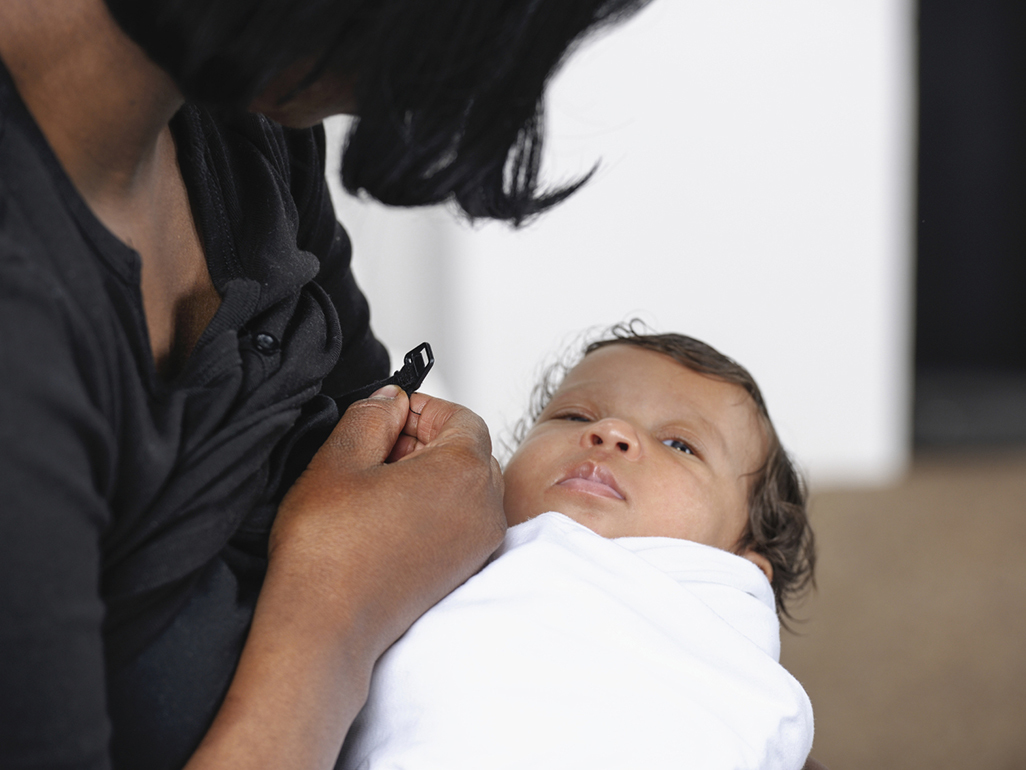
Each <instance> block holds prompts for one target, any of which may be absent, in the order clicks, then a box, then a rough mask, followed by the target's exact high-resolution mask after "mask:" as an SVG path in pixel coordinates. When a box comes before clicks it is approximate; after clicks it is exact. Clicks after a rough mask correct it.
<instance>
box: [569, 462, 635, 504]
mask: <svg viewBox="0 0 1026 770" xmlns="http://www.w3.org/2000/svg"><path fill="white" fill-rule="evenodd" d="M556 486H559V487H564V488H565V489H572V490H574V491H575V492H584V493H585V494H589V495H595V496H596V497H608V498H611V499H613V500H623V499H624V496H623V492H621V491H620V487H619V486H618V485H617V483H616V479H615V478H613V474H612V473H610V472H609V471H608V470H607V469H606V468H603V467H602V466H601V465H596V464H595V463H592V462H587V463H582V464H581V465H578V466H577V467H576V468H574V469H573V470H572V471H570V473H568V474H567V475H566V476H565V477H563V478H562V479H561V480H560V481H557V482H556Z"/></svg>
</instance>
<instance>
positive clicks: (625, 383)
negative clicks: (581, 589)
mask: <svg viewBox="0 0 1026 770" xmlns="http://www.w3.org/2000/svg"><path fill="white" fill-rule="evenodd" d="M765 453H766V437H765V434H764V432H763V430H762V428H761V426H760V424H759V419H758V413H757V410H756V406H755V404H754V402H753V401H752V399H751V397H750V396H749V395H748V394H747V393H746V392H745V391H744V390H743V389H742V388H741V387H739V386H737V385H732V384H728V383H725V382H722V381H720V380H716V379H714V378H712V377H707V376H705V375H701V374H698V373H696V372H693V371H691V370H690V369H687V368H686V367H684V366H681V365H680V364H679V363H677V362H676V361H674V360H673V359H672V358H670V357H669V356H665V355H663V354H661V353H655V352H653V351H649V350H644V349H641V348H637V347H633V346H629V345H610V346H608V347H604V348H601V349H599V350H597V351H595V352H593V353H590V354H589V355H587V356H586V357H585V358H584V360H583V361H581V363H579V364H578V365H577V366H576V367H574V368H573V369H572V370H571V371H570V373H569V374H567V376H566V378H565V379H564V380H563V382H562V384H561V385H560V387H559V389H558V390H557V391H556V393H555V394H554V395H553V397H552V400H551V401H550V402H549V404H548V406H546V408H545V410H544V411H543V412H542V414H541V415H540V417H539V418H538V421H537V422H536V423H535V425H534V426H533V427H532V428H531V430H530V431H529V432H528V433H527V436H526V437H525V438H524V441H523V442H522V443H521V444H520V447H519V448H518V449H517V451H516V453H515V454H514V455H513V457H512V458H511V459H510V461H509V463H508V465H507V467H506V473H505V477H506V493H505V509H506V518H507V520H508V522H509V524H510V525H511V526H512V525H514V524H519V523H521V522H524V521H527V520H528V519H530V518H532V517H534V516H537V515H539V514H541V513H544V512H546V511H559V512H560V513H563V514H565V515H566V516H569V517H570V518H572V519H574V520H575V521H577V522H579V523H580V524H583V525H584V526H586V527H588V528H589V529H591V530H593V531H594V532H597V533H598V534H600V535H602V536H603V537H610V538H613V537H630V536H659V537H676V538H681V539H684V540H691V541H694V542H697V543H703V544H705V545H711V546H714V547H716V548H722V549H724V550H727V551H736V544H737V542H738V541H739V539H740V538H741V535H742V534H743V532H744V528H745V526H746V524H747V521H748V474H750V473H752V472H753V471H755V470H756V469H757V468H758V467H759V465H760V463H761V462H762V459H763V457H764V456H765ZM740 555H742V556H744V557H745V558H748V559H750V560H751V561H753V562H754V563H755V564H757V565H758V566H759V567H760V568H761V569H763V571H764V572H766V573H767V577H770V576H771V575H772V569H771V567H770V565H769V563H768V562H767V561H766V559H765V558H763V557H762V556H760V555H759V554H756V553H754V552H751V551H748V552H745V553H742V554H740Z"/></svg>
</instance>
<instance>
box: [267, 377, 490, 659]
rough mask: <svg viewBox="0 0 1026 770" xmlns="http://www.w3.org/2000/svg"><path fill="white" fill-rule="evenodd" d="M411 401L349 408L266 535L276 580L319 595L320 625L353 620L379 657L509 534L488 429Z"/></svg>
mask: <svg viewBox="0 0 1026 770" xmlns="http://www.w3.org/2000/svg"><path fill="white" fill-rule="evenodd" d="M412 401H413V404H412V408H411V404H410V400H409V399H407V397H406V395H405V393H402V392H401V391H399V392H398V393H396V392H395V391H393V390H388V391H386V392H384V393H381V392H379V393H378V394H375V395H374V396H372V397H371V398H369V399H365V400H363V401H358V402H356V403H355V404H353V405H352V406H351V407H350V408H349V410H348V411H347V412H346V414H345V415H344V416H343V418H342V420H340V421H339V424H338V426H337V427H336V428H335V431H334V432H333V433H332V435H331V437H330V439H329V440H328V441H327V442H326V443H325V445H324V446H323V447H322V448H321V450H320V451H319V452H318V453H317V455H316V456H315V457H314V458H313V460H312V462H311V463H310V465H309V467H308V468H307V469H306V471H305V472H304V473H303V475H302V476H301V477H300V478H299V480H298V481H297V482H296V484H295V485H294V486H293V487H292V489H291V490H289V493H288V495H286V497H285V500H283V502H282V504H281V506H280V507H279V510H278V517H277V519H276V521H275V526H274V529H273V530H272V533H271V550H270V556H271V559H272V562H274V563H275V565H276V567H277V569H276V571H275V572H276V574H278V573H279V571H280V570H281V569H284V572H285V573H287V574H289V575H291V576H293V577H295V578H297V579H299V582H300V583H304V582H305V583H306V584H307V586H308V587H307V588H306V589H305V590H307V591H310V590H315V591H318V592H319V593H320V594H321V595H322V596H324V597H325V599H324V600H325V604H324V606H323V608H322V610H323V613H324V616H325V619H328V618H330V617H332V616H335V617H337V618H339V619H340V620H343V619H346V618H348V620H346V621H344V622H346V623H351V622H352V621H353V619H354V618H359V619H360V627H361V628H363V629H364V630H365V631H366V632H367V633H368V634H369V638H368V643H369V644H370V645H371V646H372V647H374V648H376V649H378V650H383V649H384V648H385V647H387V645H388V644H391V643H392V641H394V640H395V638H396V637H398V635H399V634H401V633H402V632H403V631H405V630H406V628H407V627H408V626H409V624H410V623H412V622H413V621H414V620H415V619H416V618H417V617H418V616H419V615H420V614H421V613H422V612H424V611H425V610H426V609H427V608H428V607H430V606H431V605H432V604H433V603H434V602H436V601H438V600H439V599H441V598H442V597H443V596H444V595H445V594H446V593H448V592H449V591H450V590H452V589H453V588H455V587H456V586H457V585H459V583H460V582H462V581H463V580H466V578H468V577H469V576H470V575H471V574H473V572H475V571H476V570H477V569H478V568H479V567H480V566H481V564H483V563H484V560H485V559H486V558H487V557H488V555H489V554H490V553H491V552H492V551H493V550H494V549H495V547H496V546H497V545H498V544H499V542H500V541H501V539H502V533H503V531H504V529H505V517H504V516H503V512H502V475H501V472H500V471H499V468H498V464H497V463H496V462H495V459H494V458H493V457H492V456H491V442H490V440H489V437H488V430H487V427H486V426H485V424H484V422H483V421H482V420H481V418H479V417H478V416H477V415H475V414H474V413H473V412H471V411H470V410H468V409H465V408H463V407H461V406H458V405H456V404H451V403H449V402H446V401H442V400H440V399H435V398H431V397H429V396H423V395H421V394H414V396H413V399H412ZM417 412H419V414H417ZM303 576H307V577H303Z"/></svg>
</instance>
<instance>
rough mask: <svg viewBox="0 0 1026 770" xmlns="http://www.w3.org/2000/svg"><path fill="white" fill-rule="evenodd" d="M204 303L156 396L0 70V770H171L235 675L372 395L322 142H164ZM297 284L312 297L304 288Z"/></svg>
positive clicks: (267, 127) (103, 241)
mask: <svg viewBox="0 0 1026 770" xmlns="http://www.w3.org/2000/svg"><path fill="white" fill-rule="evenodd" d="M172 130H173V133H174V137H175V142H176V146H177V148H178V156H179V163H180V165H181V168H182V173H183V175H184V177H185V183H186V186H187V187H188V190H189V195H190V200H191V203H192V209H193V213H194V215H195V219H196V223H197V226H198V228H199V231H200V235H201V238H202V241H203V245H204V248H205V250H206V255H207V262H208V265H209V269H210V275H211V278H212V279H213V282H214V285H215V286H216V288H217V290H218V292H219V293H220V294H221V297H222V303H221V306H220V309H219V310H218V311H217V314H216V315H215V317H214V319H213V320H212V321H211V322H210V325H209V327H208V328H207V329H206V330H205V332H204V333H203V335H202V337H201V338H200V340H199V343H198V344H197V346H196V349H195V350H194V352H193V353H192V355H191V357H190V358H189V360H188V362H187V363H186V365H185V368H184V369H183V371H181V372H180V373H179V374H178V375H176V376H175V377H174V378H173V379H172V380H171V381H170V382H167V381H163V380H162V379H161V378H159V377H158V376H157V374H156V371H155V369H154V364H153V359H152V354H151V350H150V346H149V337H148V333H147V327H146V320H145V316H144V314H143V306H142V297H141V293H140V288H139V276H140V261H139V255H138V254H137V253H136V252H135V251H133V250H132V249H130V248H128V247H127V246H125V245H124V244H123V243H121V242H120V241H119V240H117V239H116V238H115V237H114V236H113V235H112V234H111V233H110V232H109V231H108V230H106V229H105V228H104V227H103V226H102V225H101V224H100V222H99V221H98V220H97V219H96V218H95V217H94V216H93V214H92V213H91V212H90V210H89V209H88V208H87V206H86V205H85V203H84V202H83V200H82V199H81V198H80V197H79V195H78V194H77V192H76V191H75V189H74V188H73V186H72V184H71V183H70V181H69V179H68V178H67V176H66V175H65V173H64V171H63V170H62V169H61V167H60V165H59V163H58V162H57V160H56V158H55V156H54V155H53V153H52V151H51V150H50V148H49V146H48V145H47V143H46V140H45V139H44V137H43V135H42V134H41V133H40V131H39V129H38V127H37V126H36V125H35V123H34V122H33V120H32V118H31V116H30V115H29V113H28V112H27V110H26V109H25V107H24V105H23V104H22V102H21V100H20V99H19V97H18V95H17V93H16V91H15V89H14V87H13V84H12V83H11V80H10V78H9V76H8V74H7V72H6V70H4V69H3V67H2V65H0V767H3V768H15V767H47V768H56V767H61V768H65V767H67V768H70V767H74V768H86V767H88V768H107V767H110V766H114V767H119V768H133V767H139V768H147V770H159V769H160V768H176V767H181V766H182V765H183V764H184V763H185V761H186V760H187V758H188V757H189V755H190V754H191V753H192V751H193V750H194V749H195V747H196V746H197V745H198V743H199V741H200V739H201V738H202V736H203V734H204V733H205V732H206V729H207V727H208V726H209V724H210V722H211V720H212V718H213V716H214V714H215V713H216V711H217V709H218V707H219V705H220V703H221V700H222V698H223V697H224V694H225V692H226V689H227V687H228V684H229V682H230V681H231V677H232V675H233V673H234V670H235V666H236V664H237V662H238V658H239V654H240V652H241V649H242V645H243V642H244V640H245V635H246V632H247V630H248V627H249V624H250V621H251V619H252V614H253V607H254V603H255V601H256V596H257V593H258V591H259V589H260V584H261V580H262V578H263V575H264V571H265V566H266V543H267V533H268V530H269V527H270V524H271V521H272V519H273V516H274V511H275V510H276V505H277V502H278V500H279V499H280V497H281V495H282V494H283V491H284V490H285V489H287V487H288V485H289V484H290V483H291V481H292V480H293V479H294V478H295V476H296V475H297V474H298V472H299V471H300V470H301V469H302V468H303V467H304V466H305V464H306V462H307V461H308V459H309V457H310V456H311V455H312V453H313V451H315V449H316V447H317V446H319V445H320V442H321V441H323V438H324V436H325V435H326V433H327V431H328V430H330V428H331V426H332V425H333V424H334V422H335V421H337V417H338V406H337V405H336V402H335V401H334V400H333V399H332V398H330V397H329V396H332V395H336V394H341V393H346V392H348V391H351V390H353V389H355V388H357V387H358V386H361V385H363V384H364V383H366V382H368V381H370V380H374V379H378V378H380V377H382V376H384V375H386V374H387V373H388V372H387V365H388V361H387V356H386V354H385V351H384V349H383V348H382V347H381V345H380V344H379V343H378V342H377V341H376V340H375V339H374V337H373V336H372V335H371V332H370V329H369V327H368V311H367V305H366V302H365V300H364V298H363V296H362V295H361V294H360V292H359V289H358V288H357V286H356V284H355V283H354V281H353V277H352V274H351V272H350V270H349V257H350V247H349V240H348V238H347V237H346V235H345V232H344V231H343V230H342V228H341V227H340V226H339V225H338V224H337V223H336V221H335V218H334V214H333V211H332V208H331V202H330V199H329V197H328V192H327V187H326V185H325V181H324V134H323V131H321V130H315V131H290V130H285V129H282V128H280V127H278V126H276V125H274V124H272V123H271V122H269V121H267V120H266V119H264V118H262V117H259V116H254V115H239V116H234V117H218V118H214V117H213V116H212V115H211V114H209V113H207V112H204V111H203V110H201V109H199V108H196V107H193V106H187V107H185V108H183V109H182V110H181V111H180V112H179V114H178V115H177V116H176V117H175V119H174V121H173V122H172ZM315 276H316V280H315Z"/></svg>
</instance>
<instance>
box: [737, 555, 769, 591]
mask: <svg viewBox="0 0 1026 770" xmlns="http://www.w3.org/2000/svg"><path fill="white" fill-rule="evenodd" d="M741 556H743V557H744V558H746V559H748V561H750V562H751V563H752V564H754V565H755V566H756V567H758V568H759V569H761V570H762V572H763V574H764V575H765V576H766V579H767V580H768V581H769V582H770V583H771V584H772V583H773V565H772V564H770V561H769V559H767V558H766V557H765V556H763V555H762V554H761V553H758V552H756V551H753V550H752V549H751V548H749V549H748V550H747V551H745V552H744V553H743V554H741Z"/></svg>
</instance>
